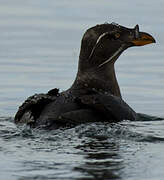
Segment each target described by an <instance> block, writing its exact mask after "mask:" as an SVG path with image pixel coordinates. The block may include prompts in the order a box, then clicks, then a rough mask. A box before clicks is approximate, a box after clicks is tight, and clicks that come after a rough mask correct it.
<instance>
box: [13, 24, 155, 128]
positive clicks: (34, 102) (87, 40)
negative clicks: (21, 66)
mask: <svg viewBox="0 0 164 180" xmlns="http://www.w3.org/2000/svg"><path fill="white" fill-rule="evenodd" d="M150 43H155V39H154V38H153V37H152V36H151V35H149V34H148V33H145V32H139V26H138V25H136V26H135V27H134V28H132V29H130V28H126V27H123V26H120V25H118V24H115V23H111V24H108V23H105V24H101V25H96V26H94V27H92V28H90V29H88V30H87V31H86V32H85V34H84V36H83V38H82V42H81V51H80V56H79V65H78V72H77V76H76V79H75V81H74V83H73V85H72V86H71V87H70V88H69V89H68V90H66V91H64V92H61V93H59V91H58V89H57V88H55V89H52V90H50V91H49V92H48V93H47V94H35V95H33V96H31V97H29V98H28V99H27V100H26V101H25V102H24V103H23V104H22V105H21V106H20V107H19V110H18V112H17V113H16V115H15V123H17V124H22V123H23V124H29V125H30V126H31V127H42V128H47V129H56V128H58V127H60V126H65V125H68V124H69V125H77V124H80V123H86V122H96V121H107V122H118V121H121V120H125V119H127V120H136V117H137V114H136V113H135V111H134V110H133V109H132V108H131V107H129V105H128V104H126V103H125V102H124V100H123V99H122V97H121V93H120V88H119V85H118V83H117V79H116V75H115V69H114V63H115V61H116V60H117V58H118V57H119V56H120V55H121V53H122V52H123V51H124V50H125V49H127V48H129V47H133V46H143V45H146V44H150Z"/></svg>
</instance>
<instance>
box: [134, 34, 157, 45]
mask: <svg viewBox="0 0 164 180" xmlns="http://www.w3.org/2000/svg"><path fill="white" fill-rule="evenodd" d="M155 42H156V41H155V39H154V38H153V36H151V35H150V34H148V33H145V32H139V37H138V38H136V39H135V40H133V41H132V43H133V44H134V45H135V46H144V45H146V44H151V43H155Z"/></svg>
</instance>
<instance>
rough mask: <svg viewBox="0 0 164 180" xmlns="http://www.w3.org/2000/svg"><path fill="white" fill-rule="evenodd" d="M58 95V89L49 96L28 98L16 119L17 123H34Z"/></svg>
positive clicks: (37, 95) (50, 92)
mask: <svg viewBox="0 0 164 180" xmlns="http://www.w3.org/2000/svg"><path fill="white" fill-rule="evenodd" d="M57 94H58V91H57V89H53V90H51V91H49V92H48V93H47V94H35V95H33V96H30V97H28V98H27V99H26V100H25V102H24V103H23V104H22V105H21V106H20V107H19V109H18V111H17V113H16V115H15V118H14V121H15V123H27V124H28V123H34V122H35V120H36V119H37V117H39V115H40V113H41V111H42V109H43V108H44V107H45V105H47V104H48V103H50V102H52V101H54V100H55V99H56V97H57Z"/></svg>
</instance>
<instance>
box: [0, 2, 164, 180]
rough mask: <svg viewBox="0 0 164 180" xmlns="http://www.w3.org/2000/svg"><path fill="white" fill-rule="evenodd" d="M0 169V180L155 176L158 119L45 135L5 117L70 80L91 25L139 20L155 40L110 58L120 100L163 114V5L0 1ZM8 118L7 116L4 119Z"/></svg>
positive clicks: (159, 158) (162, 125)
mask: <svg viewBox="0 0 164 180" xmlns="http://www.w3.org/2000/svg"><path fill="white" fill-rule="evenodd" d="M0 4H1V6H0V85H1V88H0V117H1V119H0V144H1V146H0V159H1V161H0V169H1V170H0V173H1V178H2V179H6V180H7V179H9V180H11V179H13V180H17V179H19V180H26V179H28V180H34V179H37V180H42V179H79V180H80V179H81V180H82V179H86V180H88V179H125V180H131V179H133V180H135V179H136V180H138V179H144V180H145V179H149V180H156V179H159V180H163V176H164V172H163V167H164V154H163V149H164V145H163V140H164V139H163V138H164V133H163V130H164V122H163V121H162V120H158V121H144V122H126V121H125V122H122V123H119V124H113V125H109V124H101V123H98V124H97V123H95V124H87V125H85V126H84V125H80V126H77V127H75V128H72V129H65V130H58V131H55V132H46V131H39V130H30V129H28V128H27V127H22V128H21V129H20V128H17V127H16V126H15V125H14V124H13V116H14V114H15V112H16V111H17V108H18V106H19V105H20V104H21V103H22V102H23V101H24V100H25V99H26V98H27V97H28V96H30V95H32V94H34V93H40V92H47V91H48V90H49V89H51V88H54V87H57V88H60V90H65V89H67V88H68V87H70V85H71V84H72V82H73V80H74V78H75V75H76V71H77V63H78V55H79V51H80V49H79V48H80V41H81V38H82V35H83V33H84V32H85V30H86V29H87V28H89V27H91V26H94V25H95V24H100V23H104V22H109V23H111V22H116V23H119V24H121V25H124V26H127V27H133V26H135V25H136V24H139V25H140V29H141V30H142V31H146V32H149V33H151V34H152V35H153V36H154V37H155V39H156V41H157V43H156V44H152V45H149V46H144V47H140V48H131V49H128V50H127V51H126V52H124V53H123V54H122V55H121V57H120V58H119V60H118V61H117V63H116V71H117V77H118V81H119V84H120V88H121V91H122V95H123V97H124V99H125V100H126V101H127V103H128V104H130V105H131V106H132V107H133V109H135V111H136V112H140V113H146V114H149V115H154V116H159V117H164V113H163V107H164V93H163V91H164V78H163V77H164V71H163V69H164V60H163V57H164V48H163V47H164V36H163V32H164V18H163V6H164V2H163V1H162V0H159V1H158V3H157V2H156V1H152V0H151V1H149V2H146V1H145V2H144V1H141V0H138V1H136V2H132V1H130V0H126V1H121V0H118V1H115V2H114V1H111V2H110V1H105V0H102V1H98V0H95V1H94V2H93V1H87V0H83V1H78V2H77V1H75V0H69V1H66V0H63V1H60V2H59V1H55V0H54V1H51V0H47V1H44V0H38V1H32V0H28V1H25V0H14V1H9V0H5V1H4V0H0ZM10 117H11V118H10Z"/></svg>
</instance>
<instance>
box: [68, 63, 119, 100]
mask: <svg viewBox="0 0 164 180" xmlns="http://www.w3.org/2000/svg"><path fill="white" fill-rule="evenodd" d="M71 89H72V90H80V91H81V90H82V89H83V90H85V89H87V90H92V89H93V90H96V91H100V92H108V93H111V94H113V95H115V96H118V97H121V92H120V88H119V85H118V82H117V78H116V74H115V69H114V64H110V65H108V66H104V67H100V68H98V67H97V68H90V69H88V70H84V69H83V70H82V69H81V68H80V67H79V68H78V73H77V76H76V79H75V81H74V83H73V85H72V87H71Z"/></svg>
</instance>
